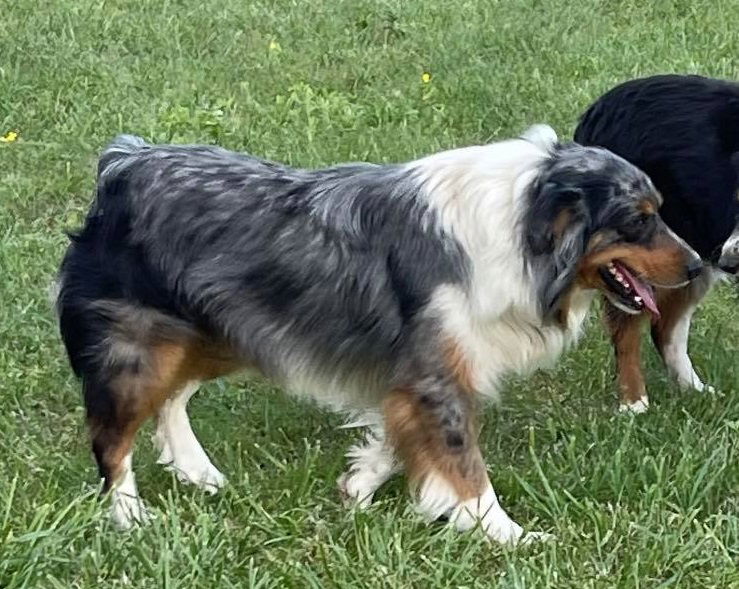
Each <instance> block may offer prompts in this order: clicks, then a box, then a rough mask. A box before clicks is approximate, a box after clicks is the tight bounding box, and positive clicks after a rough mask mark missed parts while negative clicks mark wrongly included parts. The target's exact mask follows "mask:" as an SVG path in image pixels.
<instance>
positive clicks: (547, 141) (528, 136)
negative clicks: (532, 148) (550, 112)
mask: <svg viewBox="0 0 739 589" xmlns="http://www.w3.org/2000/svg"><path fill="white" fill-rule="evenodd" d="M521 139H523V140H525V141H528V142H530V143H533V144H534V145H536V146H537V147H540V148H541V149H543V150H545V151H551V150H552V148H553V147H554V146H555V145H557V143H559V139H557V132H556V131H555V130H554V129H552V128H551V127H550V126H549V125H533V126H531V127H529V128H528V129H526V131H524V132H523V134H522V135H521Z"/></svg>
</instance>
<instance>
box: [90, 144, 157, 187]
mask: <svg viewBox="0 0 739 589" xmlns="http://www.w3.org/2000/svg"><path fill="white" fill-rule="evenodd" d="M146 147H148V144H147V143H146V141H144V140H143V139H142V138H141V137H136V136H135V135H118V137H116V138H115V139H113V141H111V142H110V144H108V146H107V147H106V148H105V149H104V150H103V153H102V154H101V155H100V160H99V161H98V178H100V177H102V176H105V175H106V172H108V171H109V169H110V168H111V167H113V166H115V164H117V163H119V162H121V161H125V160H126V159H128V156H131V155H133V154H136V153H138V152H139V151H141V150H142V149H144V148H146Z"/></svg>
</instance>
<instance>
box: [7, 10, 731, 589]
mask: <svg viewBox="0 0 739 589" xmlns="http://www.w3.org/2000/svg"><path fill="white" fill-rule="evenodd" d="M0 14H1V15H2V27H3V34H2V35H0V133H5V132H6V131H8V130H11V129H18V130H19V131H20V139H19V140H18V141H17V142H15V143H12V144H0V301H1V304H0V587H3V588H6V589H9V588H17V587H44V588H46V587H60V588H62V587H64V588H67V587H97V586H108V587H118V586H135V587H260V588H261V587H263V588H268V587H301V588H302V587H420V588H425V587H495V586H497V587H527V588H528V587H572V588H578V589H581V588H585V587H604V588H605V587H608V588H610V587H629V588H631V587H649V588H651V587H690V588H693V587H721V588H725V587H739V572H737V569H736V564H737V560H739V513H738V509H739V501H738V500H737V496H736V491H737V488H738V483H739V460H738V458H739V448H738V446H737V442H736V440H737V433H738V432H739V395H738V394H737V391H738V389H739V379H738V376H739V373H738V372H737V369H736V360H735V358H736V355H737V345H738V344H739V323H738V322H737V321H736V302H737V301H736V294H735V293H734V292H733V291H731V290H730V289H728V288H724V289H719V290H718V291H716V292H714V294H712V295H711V297H710V298H709V299H708V300H707V301H706V303H705V304H704V305H703V306H702V308H701V310H700V312H699V314H698V317H697V320H696V325H695V329H694V330H693V333H692V350H693V357H694V359H695V362H696V365H697V366H698V369H699V370H700V371H702V373H703V374H704V376H706V377H707V378H708V379H709V380H710V381H711V382H713V383H714V384H715V385H716V386H717V387H718V388H719V390H720V391H722V392H721V393H720V394H716V395H713V396H702V395H696V394H686V393H680V392H679V391H677V390H676V387H675V386H674V385H673V384H672V383H671V382H669V381H668V380H666V379H665V377H664V375H663V372H662V370H661V368H660V365H659V362H658V361H657V359H656V357H655V355H654V353H653V352H651V351H648V352H646V353H645V357H646V360H647V376H648V384H649V390H650V393H651V396H652V402H653V408H652V410H651V411H650V413H649V414H647V415H644V416H640V417H638V418H630V417H620V416H616V415H615V414H614V408H615V397H614V394H613V389H614V385H613V381H612V372H613V367H612V360H611V357H610V346H609V345H608V343H607V341H606V339H605V338H604V336H603V334H602V332H601V330H600V329H598V326H597V321H596V320H593V321H592V322H591V323H592V325H591V329H589V331H588V334H587V337H586V338H585V340H584V341H583V342H582V344H581V345H580V346H579V347H578V349H576V350H574V351H573V352H571V353H569V354H568V355H567V356H566V357H565V358H564V359H563V361H562V362H561V363H560V364H559V367H558V369H557V370H555V371H553V372H550V373H547V374H537V375H535V376H534V377H533V378H530V379H528V380H515V381H511V382H510V384H509V385H508V386H507V387H506V393H505V395H504V398H505V402H504V404H503V405H502V407H501V408H499V409H495V408H491V409H489V410H488V411H487V412H486V415H485V420H484V421H485V424H484V429H483V432H482V445H483V448H484V452H485V455H486V457H487V460H488V463H489V468H490V473H491V477H492V480H493V482H494V484H495V487H496V489H497V490H498V491H499V493H500V495H502V500H503V502H504V505H505V506H506V508H507V509H508V510H509V512H510V513H511V514H512V516H513V517H514V518H516V519H517V520H518V521H519V522H520V523H522V524H523V525H524V526H525V527H527V528H529V529H530V528H536V529H545V530H547V531H550V532H553V533H554V534H556V536H557V541H556V542H555V543H551V544H546V545H542V546H539V547H534V548H532V549H528V550H515V551H510V550H504V549H502V548H500V547H498V546H490V545H488V544H487V543H486V542H484V541H483V540H482V539H481V537H480V535H479V534H466V535H458V534H455V533H454V532H453V531H450V530H449V529H448V528H446V527H444V526H442V525H433V526H425V525H424V524H423V523H421V522H420V521H419V520H418V519H417V518H416V516H415V515H414V514H413V512H412V510H411V508H410V506H409V502H408V500H407V497H406V495H405V491H404V488H403V482H402V480H401V479H398V480H396V481H393V482H392V483H391V484H390V485H388V487H387V488H385V489H383V490H382V491H381V492H380V494H379V501H378V503H377V505H376V507H373V508H372V509H371V510H370V511H368V512H367V513H358V514H355V513H350V512H346V511H344V510H343V509H342V508H341V507H340V504H339V500H338V495H337V493H336V491H335V487H334V480H335V479H336V477H337V476H338V475H339V473H340V472H341V469H342V464H343V459H342V453H343V451H344V450H345V449H346V447H347V446H348V444H349V443H350V442H351V440H352V438H353V434H352V433H351V432H345V431H338V430H337V429H336V428H335V426H336V425H337V423H338V419H337V418H336V417H335V416H332V415H328V414H326V413H324V412H322V411H321V410H319V409H317V408H315V407H312V406H306V405H305V404H301V403H299V402H298V401H295V400H291V399H288V398H286V397H284V396H283V395H282V394H281V393H280V392H279V391H276V390H275V389H274V388H272V387H270V386H269V385H267V384H265V383H263V382H259V381H250V382H247V383H243V382H240V381H234V382H230V383H212V384H210V385H208V386H207V387H206V390H205V391H204V392H203V394H200V395H198V396H197V397H196V398H195V399H194V400H193V402H192V411H191V413H192V415H193V423H194V427H195V429H196V430H197V431H198V434H199V436H200V438H201V440H202V441H203V443H204V446H205V447H206V449H207V450H208V451H209V452H210V454H211V455H212V457H213V459H214V462H215V464H216V465H218V466H219V467H220V468H221V470H223V471H224V472H225V473H226V474H227V476H229V479H230V486H229V487H228V488H227V489H225V490H224V491H223V492H222V494H220V495H218V496H216V497H210V496H206V495H203V494H202V493H200V492H197V491H194V490H193V489H191V488H187V487H183V486H180V485H179V484H177V483H176V482H175V481H174V480H173V479H172V477H171V475H169V474H167V473H165V472H164V471H163V470H162V469H161V468H160V467H158V466H157V465H155V464H154V458H155V455H154V452H153V449H152V448H151V444H150V443H149V440H148V435H141V437H140V443H139V446H138V448H137V453H136V458H135V462H136V465H137V473H138V482H139V485H140V489H141V491H142V494H143V496H144V498H145V499H146V500H147V501H148V503H149V505H150V506H151V507H152V508H153V509H154V511H155V513H156V514H157V516H158V517H157V519H156V521H154V522H153V524H152V525H151V526H149V527H147V528H144V529H140V530H135V531H132V532H130V533H125V534H119V533H116V532H115V530H113V529H112V526H111V525H110V524H109V523H108V521H107V519H106V517H105V511H104V509H103V507H101V505H100V504H99V502H98V501H97V500H96V499H95V497H94V495H95V489H96V484H97V481H96V474H95V469H94V467H93V463H92V460H91V456H90V455H89V451H88V445H87V440H86V432H85V430H84V427H83V413H82V410H81V408H80V395H79V386H78V384H77V383H76V382H75V380H74V379H73V378H72V376H71V373H70V369H69V367H68V365H67V364H66V361H65V358H64V356H63V352H62V349H61V345H60V342H59V339H58V336H57V333H56V328H55V326H54V322H53V319H52V316H51V313H50V311H49V306H48V302H47V295H46V291H47V287H48V284H49V282H50V280H51V278H52V276H53V274H54V272H55V269H56V267H57V264H58V262H59V260H60V257H61V255H62V252H63V250H64V247H65V243H66V242H65V237H64V234H63V231H64V229H65V228H70V227H74V226H76V225H77V224H79V222H80V221H81V219H82V216H83V215H84V212H85V211H86V208H87V206H88V204H89V199H90V195H91V193H92V187H93V182H94V165H95V158H96V154H97V153H98V151H99V150H100V148H101V147H102V146H103V145H104V144H105V143H106V142H107V141H108V140H109V139H110V138H111V137H113V136H114V135H115V134H117V133H119V132H123V131H125V132H133V133H138V134H141V135H143V136H144V137H146V138H148V139H150V140H153V141H170V140H171V141H188V142H217V143H220V144H222V145H224V146H226V147H229V148H233V149H240V150H248V151H251V152H253V153H255V154H260V155H262V156H266V157H270V158H275V159H279V160H283V161H286V162H289V163H292V164H296V165H301V166H314V165H320V164H328V163H332V162H338V161H345V160H354V159H367V160H373V161H395V160H405V159H409V158H412V157H414V156H418V155H421V154H425V153H429V152H432V151H435V150H438V149H442V148H449V147H453V146H457V145H466V144H470V143H473V142H481V141H487V140H489V139H492V138H497V137H506V136H510V135H512V134H515V133H518V132H520V131H521V130H522V129H523V128H524V127H525V126H526V125H527V124H529V123H533V122H539V121H547V122H549V123H551V124H552V125H553V126H555V127H556V128H557V129H558V131H560V132H561V133H563V134H565V135H569V134H571V132H572V130H573V128H574V124H575V121H576V117H577V115H578V114H579V113H580V112H581V111H582V110H583V109H584V107H585V106H586V105H587V104H588V103H589V102H590V101H591V100H592V99H593V98H595V97H596V96H598V95H599V94H600V93H601V92H603V91H605V90H606V89H608V88H609V87H611V86H612V85H613V84H615V83H617V82H619V81H621V80H624V79H626V78H629V77H632V76H635V75H645V74H650V73H657V72H667V71H675V72H698V73H704V74H709V75H714V76H719V77H729V78H737V77H739V66H738V65H737V61H736V58H737V55H739V33H738V32H737V28H736V23H737V22H738V20H739V4H738V3H736V2H735V1H730V0H660V1H654V2H643V1H638V0H623V1H618V0H600V1H595V2H581V3H579V2H572V1H570V0H459V1H456V2H455V1H444V2H442V1H437V0H406V1H404V2H401V1H394V2H393V1H385V2H370V1H368V0H330V1H329V0H313V1H311V2H298V1H296V0H292V1H284V0H279V1H274V0H269V1H267V0H261V1H258V2H257V1H252V0H211V1H209V2H203V1H202V0H199V1H195V0H151V1H148V2H133V1H123V0H108V1H106V0H94V1H93V0H53V1H52V2H48V3H38V2H32V1H31V0H18V1H16V2H12V3H11V2H6V3H3V4H2V7H1V8H0ZM273 41H274V42H275V43H277V44H279V49H270V43H271V42H273ZM425 71H428V72H430V73H431V74H432V80H431V82H430V83H428V84H423V83H422V82H421V75H422V73H423V72H425ZM148 433H150V429H148V430H147V431H146V432H143V434H148Z"/></svg>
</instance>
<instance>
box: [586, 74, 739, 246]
mask: <svg viewBox="0 0 739 589" xmlns="http://www.w3.org/2000/svg"><path fill="white" fill-rule="evenodd" d="M575 141H577V142H578V143H582V144H584V145H598V146H601V147H605V148H607V149H609V150H611V151H613V152H614V153H617V154H618V155H620V156H621V157H623V158H624V159H626V160H628V161H630V162H631V163H633V164H635V165H637V166H638V167H639V168H641V169H642V170H644V171H645V172H646V173H647V174H648V175H649V176H650V177H651V179H652V181H653V182H654V184H655V186H656V187H657V189H658V190H659V191H660V192H661V193H662V195H663V197H664V199H665V202H664V205H663V206H662V208H661V209H660V214H661V215H662V217H663V218H664V219H665V221H666V222H667V224H668V225H670V227H671V228H672V229H673V230H674V231H675V232H676V233H677V234H678V235H680V236H681V237H682V238H683V239H685V240H686V241H687V242H688V243H689V244H690V245H691V246H692V247H693V248H694V249H695V250H696V251H697V252H698V253H699V254H700V255H701V256H702V257H703V258H704V259H707V260H712V261H715V259H716V258H717V257H718V255H719V253H720V248H721V245H722V244H723V242H724V241H725V240H726V239H727V238H728V237H729V235H730V234H731V231H732V229H733V227H734V223H735V217H736V214H737V212H739V206H738V205H737V202H736V189H737V166H736V162H737V160H736V158H735V154H736V153H737V151H739V85H737V84H734V83H731V82H726V81H722V80H714V79H710V78H704V77H701V76H679V75H664V76H654V77H650V78H643V79H637V80H631V81H629V82H626V83H624V84H621V85H619V86H616V87H615V88H613V89H612V90H610V91H609V92H607V93H606V94H604V95H603V96H602V97H601V98H600V99H598V100H597V101H596V102H595V103H594V104H593V105H592V106H591V107H590V108H589V109H588V110H587V111H586V112H585V114H584V115H583V116H582V118H581V120H580V123H579V125H578V127H577V130H576V131H575Z"/></svg>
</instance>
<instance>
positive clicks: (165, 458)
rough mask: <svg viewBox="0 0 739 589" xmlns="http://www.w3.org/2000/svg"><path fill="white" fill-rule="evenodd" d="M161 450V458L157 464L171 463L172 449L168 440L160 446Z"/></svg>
mask: <svg viewBox="0 0 739 589" xmlns="http://www.w3.org/2000/svg"><path fill="white" fill-rule="evenodd" d="M160 448H161V452H160V453H159V458H157V464H171V463H172V460H173V458H172V450H171V449H170V447H169V444H167V443H166V442H165V443H164V444H162V445H161V446H160Z"/></svg>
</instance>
